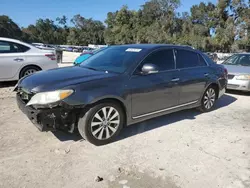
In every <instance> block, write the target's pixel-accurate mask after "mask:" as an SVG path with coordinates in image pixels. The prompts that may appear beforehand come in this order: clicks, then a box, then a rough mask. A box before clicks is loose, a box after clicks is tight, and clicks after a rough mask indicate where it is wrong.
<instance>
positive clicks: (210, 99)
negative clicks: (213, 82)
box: [199, 86, 217, 112]
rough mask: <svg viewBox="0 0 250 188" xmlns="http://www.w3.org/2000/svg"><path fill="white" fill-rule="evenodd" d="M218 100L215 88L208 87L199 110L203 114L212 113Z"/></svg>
mask: <svg viewBox="0 0 250 188" xmlns="http://www.w3.org/2000/svg"><path fill="white" fill-rule="evenodd" d="M216 99H217V91H216V89H215V87H213V86H210V87H208V88H207V90H206V91H205V93H204V95H203V97H202V100H201V106H200V108H199V110H200V111H202V112H209V111H211V110H212V109H213V107H214V104H215V102H216Z"/></svg>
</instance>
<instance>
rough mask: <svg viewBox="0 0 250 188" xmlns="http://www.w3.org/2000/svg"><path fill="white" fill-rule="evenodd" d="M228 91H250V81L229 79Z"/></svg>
mask: <svg viewBox="0 0 250 188" xmlns="http://www.w3.org/2000/svg"><path fill="white" fill-rule="evenodd" d="M227 89H231V90H240V91H250V80H237V79H235V78H234V79H229V80H228V84H227Z"/></svg>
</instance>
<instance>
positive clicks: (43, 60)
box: [0, 37, 58, 82]
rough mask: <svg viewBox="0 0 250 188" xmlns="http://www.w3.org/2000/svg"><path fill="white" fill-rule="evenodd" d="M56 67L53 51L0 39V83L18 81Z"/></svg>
mask: <svg viewBox="0 0 250 188" xmlns="http://www.w3.org/2000/svg"><path fill="white" fill-rule="evenodd" d="M57 67H58V64H57V61H56V56H55V53H54V51H52V50H41V49H38V48H36V47H35V46H33V45H31V44H27V43H24V42H21V41H19V40H15V39H9V38H2V37H0V82H1V81H12V80H19V79H20V78H22V77H24V76H27V75H30V74H33V73H34V72H36V71H40V70H48V69H53V68H57Z"/></svg>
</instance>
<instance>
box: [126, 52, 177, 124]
mask: <svg viewBox="0 0 250 188" xmlns="http://www.w3.org/2000/svg"><path fill="white" fill-rule="evenodd" d="M149 63H150V64H154V65H156V67H158V71H159V72H158V73H152V74H148V75H143V74H141V73H140V72H141V69H142V67H143V65H144V64H149ZM178 78H179V71H178V70H176V66H175V60H174V54H173V50H172V49H161V50H158V51H155V52H152V53H151V54H150V55H149V56H147V57H146V58H145V59H144V61H143V62H142V63H141V65H140V66H139V67H138V68H137V70H136V72H135V74H134V75H133V76H132V77H131V79H130V84H129V85H130V87H131V92H132V94H131V96H132V117H133V118H134V119H136V118H139V117H141V116H142V117H144V116H148V115H150V114H157V113H158V112H157V111H161V110H163V111H164V110H166V109H167V108H171V107H173V106H176V105H178V102H179V79H178ZM159 113H160V112H159Z"/></svg>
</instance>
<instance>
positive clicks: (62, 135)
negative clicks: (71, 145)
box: [52, 131, 83, 142]
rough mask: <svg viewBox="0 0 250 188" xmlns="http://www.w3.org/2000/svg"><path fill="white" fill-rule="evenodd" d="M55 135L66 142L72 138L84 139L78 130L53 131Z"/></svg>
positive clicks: (76, 139)
mask: <svg viewBox="0 0 250 188" xmlns="http://www.w3.org/2000/svg"><path fill="white" fill-rule="evenodd" d="M52 133H53V134H54V135H55V137H56V138H57V139H58V140H60V141H62V142H65V141H69V140H72V141H79V140H83V138H82V137H81V135H80V134H79V133H78V132H77V133H73V134H71V133H68V132H64V131H56V132H52Z"/></svg>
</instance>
